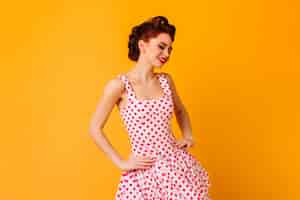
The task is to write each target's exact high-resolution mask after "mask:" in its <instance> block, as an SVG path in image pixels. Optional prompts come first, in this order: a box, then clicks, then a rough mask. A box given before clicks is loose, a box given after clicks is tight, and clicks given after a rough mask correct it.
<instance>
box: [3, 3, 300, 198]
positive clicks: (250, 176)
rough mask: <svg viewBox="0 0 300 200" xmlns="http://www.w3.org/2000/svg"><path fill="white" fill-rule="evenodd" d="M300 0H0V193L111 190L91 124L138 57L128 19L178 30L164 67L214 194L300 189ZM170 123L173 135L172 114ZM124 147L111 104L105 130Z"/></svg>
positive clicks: (267, 194) (99, 193)
mask: <svg viewBox="0 0 300 200" xmlns="http://www.w3.org/2000/svg"><path fill="white" fill-rule="evenodd" d="M299 8H300V6H299V3H297V1H296V0H294V1H271V0H268V1H267V0H254V1H250V0H248V1H242V0H241V1H236V0H229V1H228V0H227V1H196V0H195V1H184V2H182V1H90V0H86V1H53V0H52V1H32V0H29V1H4V2H2V3H1V8H0V9H1V10H0V11H1V12H0V13H1V14H0V15H1V18H0V20H1V33H0V34H1V35H0V44H1V45H0V46H1V55H0V56H1V57H0V58H1V59H0V65H1V86H0V87H1V88H0V89H1V114H2V115H1V128H2V131H1V145H0V152H1V153H0V156H1V159H0V177H1V182H0V199H9V200H16V199H20V200H21V199H22V200H24V199H26V200H27V199H28V200H29V199H30V200H35V199H37V200H41V199H42V200H54V199H55V200H63V199H64V200H66V199H72V200H93V199H95V200H96V199H113V197H114V193H115V191H116V187H117V184H118V181H119V176H120V173H119V170H118V169H117V167H116V166H114V165H113V163H112V162H111V161H110V160H108V158H107V157H105V155H104V154H103V153H102V152H101V150H100V149H99V148H97V146H96V145H95V144H94V143H93V141H92V138H91V137H90V136H89V133H88V126H89V122H90V118H91V116H92V113H93V112H94V110H95V108H96V104H97V103H98V100H99V98H100V96H101V94H102V89H103V87H104V85H105V83H106V82H107V81H108V80H109V79H112V78H114V77H115V76H116V75H117V74H118V73H122V72H125V71H127V70H129V69H130V67H132V66H133V64H134V63H133V62H131V61H129V59H128V58H127V40H128V36H129V33H130V30H131V28H132V27H133V26H134V25H136V24H138V23H140V22H142V21H143V20H145V19H147V18H149V17H151V16H155V15H164V16H166V17H168V19H169V20H170V23H173V24H174V25H175V26H176V28H177V33H176V39H175V42H174V51H173V53H172V55H171V59H170V61H169V62H168V63H167V64H166V65H165V66H164V67H163V69H162V71H166V72H169V73H170V74H172V76H173V78H174V80H175V83H176V86H177V88H178V92H179V94H180V96H181V98H182V100H183V102H184V104H185V105H186V108H187V110H188V112H189V114H190V118H191V121H192V129H193V134H194V136H195V137H196V142H197V144H196V146H195V147H194V148H191V149H190V152H191V153H192V154H193V155H195V156H196V157H197V158H198V159H199V161H200V162H201V164H202V165H203V166H204V167H205V168H206V169H207V171H208V173H209V175H210V179H211V183H212V187H211V189H210V193H211V196H212V198H213V199H214V200H221V199H222V200H225V199H226V200H248V199H249V200H254V199H255V200H260V199H261V200H266V199H272V200H279V199H280V200H296V199H300V198H299V197H300V195H299V192H298V191H297V190H298V188H299V185H300V184H299V178H300V176H299V175H300V172H299V169H300V166H299V165H300V162H299V154H300V149H299V141H300V137H299V135H298V134H299V130H300V123H299V122H300V121H299V120H300V106H299V102H300V95H299V86H300V83H299V77H300V76H299V75H300V73H299V72H300V70H299V66H300V65H299V63H300V61H299V58H300V40H299V35H300V31H299V27H300V23H299V20H300V19H299V15H300V14H299ZM173 120H174V122H173V126H174V131H175V133H176V135H177V136H180V132H179V128H178V125H177V124H176V122H175V119H174V118H173ZM104 131H105V133H106V134H107V137H108V138H109V139H110V141H111V143H112V144H113V146H115V148H116V149H117V150H118V151H119V152H120V154H121V155H122V156H123V157H126V156H127V154H128V152H129V142H128V138H127V135H126V134H127V133H126V132H125V129H124V128H123V127H122V124H121V120H120V116H119V113H118V110H117V109H116V107H115V109H114V110H113V112H112V114H111V116H110V118H109V120H108V122H107V125H106V127H105V129H104Z"/></svg>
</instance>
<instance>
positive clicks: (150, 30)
mask: <svg viewBox="0 0 300 200" xmlns="http://www.w3.org/2000/svg"><path fill="white" fill-rule="evenodd" d="M175 31H176V28H175V26H174V25H172V24H169V22H168V19H167V18H166V17H164V16H156V17H152V18H150V19H149V20H147V21H145V22H143V23H142V24H139V25H137V26H134V27H133V28H132V30H131V34H130V35H129V41H128V48H129V52H128V57H129V59H130V60H133V61H137V60H138V58H139V55H140V50H139V47H138V41H139V40H143V41H145V42H148V41H149V39H150V38H153V37H156V36H157V35H158V34H160V33H168V34H169V35H170V37H171V39H172V41H174V39H175Z"/></svg>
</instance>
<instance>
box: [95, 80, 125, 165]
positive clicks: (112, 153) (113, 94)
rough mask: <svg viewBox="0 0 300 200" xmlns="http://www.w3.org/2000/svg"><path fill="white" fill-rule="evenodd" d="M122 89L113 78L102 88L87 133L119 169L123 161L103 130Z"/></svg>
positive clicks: (120, 84)
mask: <svg viewBox="0 0 300 200" xmlns="http://www.w3.org/2000/svg"><path fill="white" fill-rule="evenodd" d="M123 89H124V86H123V83H122V82H121V80H119V79H117V78H115V79H112V80H110V81H108V83H107V84H106V85H105V87H104V90H103V95H102V97H101V99H100V100H99V102H98V104H97V107H96V111H95V112H94V114H93V116H92V119H91V122H90V127H89V133H90V136H92V138H93V140H94V142H95V143H96V144H97V146H98V147H99V148H101V150H102V151H103V152H104V153H105V154H106V155H107V156H108V157H109V158H110V159H111V160H112V161H113V163H114V164H115V165H116V166H117V167H119V168H121V163H122V161H123V159H122V158H121V157H120V155H119V154H118V152H117V151H116V150H115V149H114V148H113V146H112V145H111V143H110V142H109V141H108V139H107V138H106V136H105V133H104V132H103V128H104V125H105V123H106V121H107V119H108V117H109V115H110V113H111V111H112V109H113V107H114V105H115V104H116V102H117V101H118V100H119V98H120V97H121V94H122V91H123Z"/></svg>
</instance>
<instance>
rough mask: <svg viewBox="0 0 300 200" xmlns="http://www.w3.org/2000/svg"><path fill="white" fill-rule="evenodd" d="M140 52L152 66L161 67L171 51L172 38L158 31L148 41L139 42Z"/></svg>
mask: <svg viewBox="0 0 300 200" xmlns="http://www.w3.org/2000/svg"><path fill="white" fill-rule="evenodd" d="M140 49H141V53H142V54H143V57H145V59H147V61H148V62H150V63H151V64H152V65H153V66H157V67H161V66H162V65H163V64H165V63H166V62H167V61H168V59H169V57H170V54H171V52H172V39H171V37H170V35H169V34H168V33H160V34H158V35H157V36H156V37H154V38H150V39H149V41H148V42H144V41H142V42H141V44H140Z"/></svg>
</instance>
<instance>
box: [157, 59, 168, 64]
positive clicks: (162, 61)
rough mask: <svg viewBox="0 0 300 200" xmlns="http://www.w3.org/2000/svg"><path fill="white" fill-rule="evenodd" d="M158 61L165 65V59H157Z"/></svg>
mask: <svg viewBox="0 0 300 200" xmlns="http://www.w3.org/2000/svg"><path fill="white" fill-rule="evenodd" d="M159 61H160V62H161V63H165V62H166V61H167V60H166V59H163V58H159Z"/></svg>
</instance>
